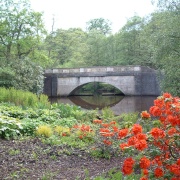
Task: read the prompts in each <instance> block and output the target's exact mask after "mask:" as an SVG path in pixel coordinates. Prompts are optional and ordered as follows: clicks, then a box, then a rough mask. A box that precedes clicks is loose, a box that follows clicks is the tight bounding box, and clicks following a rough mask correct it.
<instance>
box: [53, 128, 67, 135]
mask: <svg viewBox="0 0 180 180" xmlns="http://www.w3.org/2000/svg"><path fill="white" fill-rule="evenodd" d="M54 131H55V132H56V133H57V134H58V135H60V136H62V135H63V134H64V135H66V136H69V135H70V129H69V128H68V127H63V126H56V127H55V129H54Z"/></svg>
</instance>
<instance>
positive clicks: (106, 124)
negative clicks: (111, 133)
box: [101, 123, 110, 128]
mask: <svg viewBox="0 0 180 180" xmlns="http://www.w3.org/2000/svg"><path fill="white" fill-rule="evenodd" d="M101 125H102V126H103V127H104V128H108V127H109V126H110V125H109V124H108V123H102V124H101Z"/></svg>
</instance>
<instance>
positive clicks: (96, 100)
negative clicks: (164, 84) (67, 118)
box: [50, 96, 157, 115]
mask: <svg viewBox="0 0 180 180" xmlns="http://www.w3.org/2000/svg"><path fill="white" fill-rule="evenodd" d="M156 98H157V97H156V96H100V97H98V96H94V97H93V96H81V97H80V96H71V97H67V98H64V97H60V98H51V99H50V101H51V102H52V103H53V102H57V103H64V104H71V105H78V106H81V107H82V108H84V109H96V108H99V109H102V108H104V107H107V106H109V107H111V109H112V110H113V112H114V113H115V114H116V115H119V114H121V113H128V112H141V111H144V110H149V108H150V107H151V106H152V105H153V102H154V100H155V99H156ZM111 100H112V101H111ZM107 102H108V103H107Z"/></svg>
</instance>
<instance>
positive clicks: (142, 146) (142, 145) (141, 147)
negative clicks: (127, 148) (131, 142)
mask: <svg viewBox="0 0 180 180" xmlns="http://www.w3.org/2000/svg"><path fill="white" fill-rule="evenodd" d="M147 147H148V145H147V142H146V140H140V141H137V142H136V144H135V148H136V149H138V150H139V151H142V150H144V149H146V148H147Z"/></svg>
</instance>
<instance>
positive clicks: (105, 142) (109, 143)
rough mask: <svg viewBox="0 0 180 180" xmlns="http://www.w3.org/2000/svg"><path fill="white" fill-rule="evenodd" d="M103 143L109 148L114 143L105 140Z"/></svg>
mask: <svg viewBox="0 0 180 180" xmlns="http://www.w3.org/2000/svg"><path fill="white" fill-rule="evenodd" d="M103 143H104V144H106V145H108V146H110V145H111V144H112V142H111V141H109V140H103Z"/></svg>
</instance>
